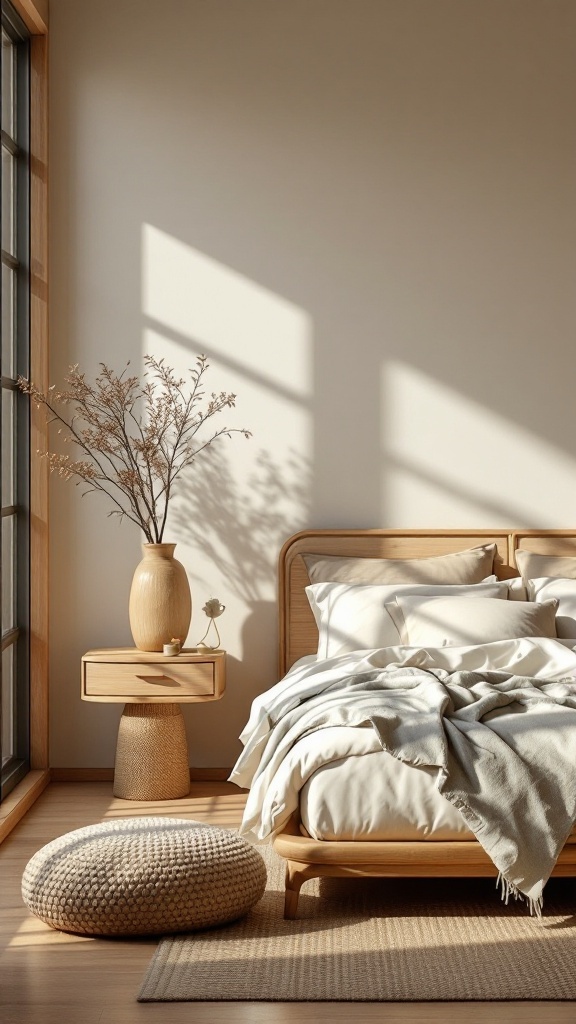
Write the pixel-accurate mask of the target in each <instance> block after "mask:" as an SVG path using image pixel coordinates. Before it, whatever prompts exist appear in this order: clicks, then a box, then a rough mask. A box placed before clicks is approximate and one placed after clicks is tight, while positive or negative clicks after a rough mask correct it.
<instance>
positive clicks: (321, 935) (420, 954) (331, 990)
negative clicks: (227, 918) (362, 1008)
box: [138, 847, 576, 1002]
mask: <svg viewBox="0 0 576 1024" xmlns="http://www.w3.org/2000/svg"><path fill="white" fill-rule="evenodd" d="M259 849H260V852H261V853H262V854H263V855H264V857H265V859H266V862H267V868H268V886H267V889H266V892H265V894H264V897H263V898H262V900H261V901H260V902H259V903H258V904H256V906H255V907H253V909H252V910H251V911H250V913H249V914H248V915H247V917H245V918H243V919H242V920H240V921H237V922H235V923H234V924H231V925H226V926H224V927H221V928H213V929H209V930H205V931H201V932H195V933H193V934H186V935H177V936H174V937H169V938H165V939H163V940H162V941H161V942H160V945H159V947H158V950H157V952H156V954H155V956H154V958H153V960H152V963H151V965H150V968H149V970H148V973H147V975H146V978H145V980H144V983H143V986H142V989H141V992H140V995H139V997H138V998H139V1001H141V1002H170V1001H196V1000H199V1001H207V1000H231V1001H233V1000H234V1001H235V1000H250V1001H280V1002H289V1001H310V1000H312V1001H347V1000H350V1001H383V1002H388V1001H390V1002H397V1001H398V1002H400V1001H421V1000H424V1001H433V1000H508V999H510V1000H522V999H529V1000H576V970H575V964H576V882H574V881H572V880H569V879H553V880H552V881H551V882H549V883H548V886H547V887H546V890H545V898H544V915H543V917H542V918H541V919H537V918H531V917H530V916H529V915H528V911H527V909H526V905H525V904H523V903H520V902H518V903H516V902H512V903H510V904H508V906H506V905H505V904H503V903H502V902H501V901H500V897H499V894H498V893H497V891H496V889H495V884H494V883H495V880H494V879H466V878H461V879H434V878H430V879H328V878H324V879H316V880H314V881H310V882H307V883H305V885H304V887H303V891H302V892H301V895H300V902H299V919H298V920H296V921H285V920H284V919H283V917H282V913H283V906H284V892H283V890H284V884H283V879H284V868H283V862H282V861H281V860H280V858H279V857H278V856H277V855H276V854H275V853H274V852H273V850H272V849H271V848H270V847H264V848H263V847H260V848H259Z"/></svg>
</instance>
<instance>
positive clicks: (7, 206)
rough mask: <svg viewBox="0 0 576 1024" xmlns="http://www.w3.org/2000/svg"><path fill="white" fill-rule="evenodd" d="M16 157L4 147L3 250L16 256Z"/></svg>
mask: <svg viewBox="0 0 576 1024" xmlns="http://www.w3.org/2000/svg"><path fill="white" fill-rule="evenodd" d="M15 162H16V160H15V157H13V156H12V154H11V153H9V152H8V150H7V149H6V148H5V146H2V248H3V249H5V250H6V252H9V253H11V254H12V256H15V255H16V249H15V239H14V189H15V181H16V179H15Z"/></svg>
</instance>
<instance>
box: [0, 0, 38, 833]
mask: <svg viewBox="0 0 576 1024" xmlns="http://www.w3.org/2000/svg"><path fill="white" fill-rule="evenodd" d="M11 3H12V6H13V7H14V8H15V10H16V11H17V13H18V14H19V15H20V17H21V18H22V21H23V22H24V24H25V25H26V27H27V28H28V30H29V31H30V33H31V39H30V377H31V379H32V380H33V381H34V382H35V383H36V384H37V385H38V387H40V388H41V389H42V390H46V389H47V387H48V0H11ZM47 445H48V423H47V417H46V414H45V411H44V410H43V409H36V408H35V406H33V405H31V410H30V452H31V459H30V566H31V570H32V572H33V580H32V586H31V593H30V772H29V773H28V775H26V777H25V778H24V779H23V780H22V782H20V783H19V784H18V785H17V786H16V787H15V788H14V789H13V790H12V792H11V793H10V794H9V795H8V797H6V799H5V800H4V801H3V802H2V804H0V842H1V841H2V840H3V839H4V838H5V837H6V836H7V835H8V834H9V832H11V831H12V829H13V828H14V826H15V825H16V824H17V823H18V821H20V818H22V816H23V815H24V814H25V813H26V811H27V810H28V809H29V807H31V805H32V804H33V803H34V801H35V800H36V798H37V797H38V796H39V795H40V793H41V792H42V790H43V789H44V788H45V787H46V786H47V785H48V782H49V781H50V768H49V750H48V542H49V535H48V466H47V461H46V460H45V459H38V458H36V457H35V456H34V453H35V452H36V451H38V450H40V451H46V449H47Z"/></svg>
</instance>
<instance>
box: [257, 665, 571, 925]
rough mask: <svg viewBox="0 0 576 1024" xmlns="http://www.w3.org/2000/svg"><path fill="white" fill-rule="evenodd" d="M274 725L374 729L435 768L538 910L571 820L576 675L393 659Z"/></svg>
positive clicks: (516, 889)
mask: <svg viewBox="0 0 576 1024" xmlns="http://www.w3.org/2000/svg"><path fill="white" fill-rule="evenodd" d="M278 725H280V726H281V728H280V731H281V737H279V742H280V745H281V746H282V745H285V744H286V742H288V744H289V745H293V744H294V743H295V742H296V741H297V739H299V738H301V737H302V736H304V735H306V734H307V733H309V732H312V731H316V730H319V729H323V728H326V727H331V726H356V727H372V728H373V729H375V730H376V732H377V734H378V737H379V740H380V742H381V744H382V747H383V749H384V750H386V751H388V752H389V753H390V754H392V755H393V756H394V757H396V758H398V759H399V760H401V761H404V762H406V763H407V764H410V765H415V766H418V765H427V766H432V767H436V768H437V769H438V776H437V785H438V789H439V790H440V792H441V793H442V794H443V795H444V796H445V797H446V799H447V800H449V801H450V802H451V803H452V804H453V805H454V806H455V807H457V808H458V810H459V811H460V812H461V814H462V815H463V817H464V819H465V821H466V823H467V825H468V827H469V828H470V829H471V831H472V832H473V833H474V834H475V836H476V838H477V839H478V840H479V842H480V843H481V845H482V846H483V848H484V850H485V851H486V852H487V854H488V855H489V856H490V858H491V859H492V861H493V863H494V864H495V866H496V867H497V868H498V871H499V872H500V878H501V881H502V886H503V890H502V894H503V897H505V898H506V899H507V898H508V895H509V894H513V895H515V896H524V897H525V898H526V899H527V901H528V903H529V906H530V911H531V912H535V913H540V909H541V905H542V890H543V888H544V884H545V882H546V881H547V879H548V877H549V875H550V873H551V871H552V869H553V867H554V864H555V862H556V859H557V857H558V854H559V852H560V850H561V849H562V846H563V845H564V843H565V841H566V839H567V838H568V836H569V834H570V831H571V829H572V827H573V825H574V822H575V820H576V683H574V681H573V679H569V680H566V681H565V682H563V681H560V682H543V681H542V680H539V679H535V678H527V677H522V676H514V675H511V674H509V673H504V672H486V673H482V674H479V673H476V672H454V673H452V674H448V673H446V672H442V671H439V672H438V673H434V672H431V671H429V670H424V669H419V668H411V667H404V668H390V667H388V668H387V669H385V670H383V671H382V670H376V671H369V672H363V673H360V674H356V675H353V676H348V677H346V678H341V679H340V680H338V681H337V682H335V683H333V684H332V685H331V686H328V687H326V688H323V691H322V694H321V695H316V696H314V697H313V698H312V699H309V700H305V701H303V702H302V703H300V704H299V705H298V707H296V708H293V709H292V710H291V711H289V712H288V714H286V715H284V716H283V717H282V719H281V721H280V722H278V723H277V726H278ZM282 737H283V739H282Z"/></svg>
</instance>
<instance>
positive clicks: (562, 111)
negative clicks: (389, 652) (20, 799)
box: [51, 0, 576, 767]
mask: <svg viewBox="0 0 576 1024" xmlns="http://www.w3.org/2000/svg"><path fill="white" fill-rule="evenodd" d="M159 15H160V16H161V20H159V17H158V16H159ZM575 34H576V4H574V2H573V0H546V2H542V0H286V2H282V0H164V3H163V4H158V3H156V2H154V3H152V0H138V2H136V0H99V2H98V3H94V2H93V0H51V76H52V77H51V227H52V250H51V273H52V291H51V297H52V333H51V337H52V379H53V380H55V381H58V380H60V378H61V374H62V371H63V370H64V369H65V367H66V366H67V364H68V363H71V362H79V363H80V364H81V366H82V367H83V368H84V369H86V370H89V371H91V370H92V369H93V368H95V367H96V364H97V362H98V360H100V359H102V360H107V361H109V362H111V363H113V364H114V365H115V366H117V367H119V366H120V365H122V364H123V363H124V361H125V360H127V359H130V360H132V365H134V366H139V365H140V364H141V360H142V355H143V353H145V352H149V351H153V352H162V353H163V354H165V355H166V358H167V359H168V360H169V361H171V362H173V363H174V364H175V365H176V366H178V367H182V368H184V367H186V366H187V365H189V363H190V361H191V359H192V358H193V355H194V354H195V353H197V352H201V351H204V352H206V353H207V354H208V355H209V357H210V360H211V364H212V368H211V373H212V382H213V385H214V388H215V389H220V387H222V388H224V389H226V390H233V391H235V392H237V394H238V406H237V409H236V410H235V411H234V412H233V413H232V414H231V416H230V417H228V418H227V421H228V422H230V424H231V425H235V426H246V427H248V428H250V429H252V431H253V433H254V437H253V439H252V440H251V441H250V442H249V443H248V442H246V441H243V440H241V439H234V440H232V441H229V442H226V445H225V446H223V447H222V448H221V450H220V453H219V455H218V457H217V458H215V459H214V460H213V461H211V462H208V463H205V464H204V466H201V465H198V467H197V471H196V472H195V473H194V474H193V475H192V476H191V477H190V480H189V481H188V483H187V484H186V487H185V491H184V494H183V496H182V500H181V501H180V503H179V505H178V506H177V507H176V508H175V509H174V515H173V517H172V522H171V527H170V530H169V536H168V537H167V539H170V538H172V539H173V540H176V541H177V542H178V548H177V553H179V555H180V558H181V560H182V561H183V562H184V563H185V565H186V568H187V570H188V573H189V576H190V579H191V582H192V588H193V597H194V601H195V605H196V611H195V615H194V619H193V625H192V629H191V633H190V636H189V642H195V641H197V640H198V639H199V637H200V635H201V633H202V632H203V630H204V625H205V622H206V620H205V618H204V616H203V614H202V611H201V606H202V604H203V603H204V601H205V600H206V598H208V597H211V596H213V595H217V596H218V597H219V598H220V599H221V600H222V601H223V602H224V604H226V606H227V611H226V614H225V616H224V617H223V618H222V619H221V620H220V622H221V624H222V632H223V640H224V644H225V646H226V647H227V649H228V651H229V652H230V659H229V674H228V689H227V693H226V696H225V698H224V700H223V701H222V702H221V703H220V704H215V705H205V706H202V705H201V706H198V707H195V708H193V709H186V719H187V724H188V728H189V738H190V744H191V760H192V763H193V764H194V765H197V766H218V765H229V764H231V763H232V761H233V759H234V758H235V756H236V754H237V752H238V750H239V746H238V743H237V740H236V737H237V735H238V733H239V731H240V729H241V727H242V725H243V724H244V721H245V719H246V717H247V713H248V709H249V704H250V701H251V699H252V698H253V696H254V695H255V694H256V693H257V692H259V691H260V690H262V689H264V688H265V687H267V686H268V685H270V684H271V683H272V682H273V681H274V680H275V664H276V661H275V646H276V634H275V615H276V611H275V604H274V602H275V563H276V557H277V552H278V550H279V548H280V546H281V543H282V542H283V540H284V539H285V537H287V536H288V535H289V534H291V533H292V532H294V531H296V530H298V529H301V528H304V527H306V526H307V525H315V526H335V525H339V526H348V527H363V526H402V525H404V526H442V525H446V526H482V525H487V526H490V525H491V526H499V525H502V526H511V527H512V526H521V525H528V526H542V527H554V526H557V527H562V526H573V525H574V510H575V508H576V429H575V415H574V409H575V401H574V373H573V367H572V362H573V359H572V357H573V353H574V324H575V322H576V308H575V304H576V303H575V294H576V293H575V289H574V280H575V270H576V266H575V253H576V244H575V243H576V199H575V188H574V176H575V172H576V127H575V125H576V121H575V118H574V96H575V95H576V59H575V58H576V54H575V52H574V38H576V35H575ZM106 511H107V509H105V508H104V507H103V506H102V505H101V504H100V503H99V500H98V499H97V498H94V497H87V498H84V499H81V497H80V492H79V490H77V489H75V488H74V486H73V485H71V484H68V485H65V484H63V483H61V482H60V481H58V480H56V481H55V482H54V485H53V489H52V541H53V543H52V674H51V691H52V722H51V728H52V755H51V763H52V764H53V765H57V766H86V767H97V766H108V765H111V764H112V761H113V754H114V744H115V735H116V725H117V721H118V716H119V714H120V710H121V709H120V707H119V706H105V705H93V704H92V705H90V704H82V703H81V701H80V699H79V668H78V665H79V658H80V656H81V654H82V652H83V651H84V650H86V649H87V648H89V647H94V646H113V645H120V644H124V643H126V642H129V632H128V618H127V597H128V591H129V586H130V580H131V575H132V572H133V569H134V566H135V564H136V562H137V560H138V557H139V538H138V536H137V534H136V531H135V529H133V528H132V527H131V526H130V525H125V526H118V525H117V524H116V523H115V522H114V520H110V519H107V518H106V516H105V512H106Z"/></svg>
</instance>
